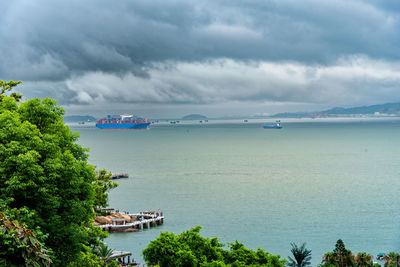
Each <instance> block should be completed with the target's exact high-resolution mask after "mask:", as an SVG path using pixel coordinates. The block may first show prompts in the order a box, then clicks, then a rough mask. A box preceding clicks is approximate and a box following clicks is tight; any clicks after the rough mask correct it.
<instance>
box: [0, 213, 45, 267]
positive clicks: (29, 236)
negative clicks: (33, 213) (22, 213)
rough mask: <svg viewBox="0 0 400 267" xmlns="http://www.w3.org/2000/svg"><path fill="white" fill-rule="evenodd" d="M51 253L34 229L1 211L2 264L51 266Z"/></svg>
mask: <svg viewBox="0 0 400 267" xmlns="http://www.w3.org/2000/svg"><path fill="white" fill-rule="evenodd" d="M50 253H51V251H48V250H47V249H46V248H45V247H44V245H43V244H42V243H41V242H40V241H39V240H38V239H37V238H36V236H35V234H34V232H33V231H32V230H30V229H27V228H25V227H24V226H23V225H21V224H20V223H19V222H17V221H13V220H10V219H9V217H8V216H7V215H6V214H5V213H3V212H2V211H0V265H1V266H50V264H51V263H52V260H51V258H50Z"/></svg>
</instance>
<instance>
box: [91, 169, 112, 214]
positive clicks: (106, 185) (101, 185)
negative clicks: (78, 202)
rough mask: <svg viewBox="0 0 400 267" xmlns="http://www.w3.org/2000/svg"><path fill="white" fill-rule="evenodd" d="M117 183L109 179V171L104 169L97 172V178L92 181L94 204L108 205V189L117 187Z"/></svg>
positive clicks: (99, 205) (98, 205) (97, 205)
mask: <svg viewBox="0 0 400 267" xmlns="http://www.w3.org/2000/svg"><path fill="white" fill-rule="evenodd" d="M117 186H118V184H117V183H115V182H113V181H112V180H111V173H110V172H107V171H106V170H100V171H98V172H97V179H96V181H95V183H94V188H95V194H96V195H95V203H94V204H95V206H96V207H103V208H105V207H107V205H108V193H107V192H108V191H110V190H111V189H113V188H115V187H117Z"/></svg>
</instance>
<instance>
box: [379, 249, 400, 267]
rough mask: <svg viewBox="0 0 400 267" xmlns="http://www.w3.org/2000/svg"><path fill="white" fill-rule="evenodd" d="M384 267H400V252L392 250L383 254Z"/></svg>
mask: <svg viewBox="0 0 400 267" xmlns="http://www.w3.org/2000/svg"><path fill="white" fill-rule="evenodd" d="M383 261H384V262H385V263H384V265H383V266H384V267H398V266H400V254H398V253H395V252H390V253H389V254H385V255H384V256H383Z"/></svg>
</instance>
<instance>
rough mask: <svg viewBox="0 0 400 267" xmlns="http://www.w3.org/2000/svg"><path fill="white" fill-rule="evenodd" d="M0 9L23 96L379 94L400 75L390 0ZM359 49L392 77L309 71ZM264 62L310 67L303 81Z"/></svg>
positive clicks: (190, 98)
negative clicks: (262, 67) (395, 73)
mask: <svg viewBox="0 0 400 267" xmlns="http://www.w3.org/2000/svg"><path fill="white" fill-rule="evenodd" d="M0 8H1V10H3V15H2V16H0V58H1V61H0V77H1V79H4V80H7V79H18V80H24V81H25V85H24V93H25V94H26V95H28V96H38V95H40V96H42V95H49V96H53V97H57V98H58V99H60V100H61V102H62V103H74V102H76V103H78V104H79V103H98V102H99V101H114V102H127V103H137V102H146V103H171V104H174V103H181V104H182V103H194V104H202V103H211V102H217V101H240V100H243V101H267V100H272V101H302V102H323V101H327V99H329V98H330V96H331V95H335V92H334V91H335V90H336V91H337V90H340V91H342V92H343V94H344V95H352V96H353V97H355V98H360V99H365V98H366V97H365V95H374V94H376V91H377V90H378V91H380V92H381V94H377V96H378V99H377V100H381V101H383V100H384V99H387V98H388V95H387V94H384V93H385V92H386V93H387V92H389V91H390V92H392V91H393V90H392V89H390V88H396V87H398V86H399V83H398V80H397V78H396V79H394V81H393V80H390V77H392V76H393V69H392V68H393V66H397V65H396V62H398V61H399V60H400V46H399V45H398V44H399V43H400V18H399V12H400V11H399V4H398V1H395V0H391V1H372V0H366V1H347V0H346V1H345V0H331V1H319V0H318V1H317V0H309V1H296V0H280V1H266V0H252V1H228V0H223V1H211V0H210V1H188V0H173V1H165V0H158V1H149V0H137V1H127V0H126V1H106V0H96V1H94V0H87V1H78V0H71V1H48V0H47V1H45V0H41V1H40V0H39V1H28V0H26V1H3V2H2V3H0ZM358 58H361V59H362V60H363V62H364V63H365V62H367V63H366V64H368V62H383V63H382V64H383V67H385V68H387V69H386V73H390V75H389V76H390V77H389V80H390V81H391V83H388V82H386V81H387V78H388V77H386V76H385V75H383V77H381V78H377V77H374V78H371V75H370V73H366V72H363V74H362V75H361V76H359V75H358V74H354V75H355V76H354V77H356V78H354V79H352V78H343V77H340V76H338V77H336V76H335V75H334V74H332V73H331V74H329V75H328V74H327V72H325V76H323V77H322V78H321V77H319V78H318V79H316V78H313V76H312V73H318V70H319V69H321V68H322V69H324V70H326V71H331V72H333V71H335V70H336V69H335V68H336V67H337V66H342V63H340V62H339V61H341V60H344V61H345V62H346V64H348V66H347V71H356V70H355V68H352V67H351V66H352V65H354V64H356V63H354V62H357V60H358ZM226 62H230V63H229V64H226ZM290 62H291V63H290ZM391 62H394V65H393V64H392V63H391ZM219 64H222V65H223V66H227V67H226V68H227V69H224V68H220V67H219V66H220V65H219ZM224 64H225V65H224ZM257 64H258V65H260V64H261V65H263V64H264V65H271V66H273V67H274V68H277V69H279V70H281V71H282V72H288V73H290V69H291V67H289V66H290V64H292V65H293V66H300V68H301V69H302V70H307V71H305V72H303V71H301V73H302V74H301V77H302V78H301V80H296V79H293V77H292V76H291V75H289V76H287V77H284V76H279V75H278V76H275V75H277V74H276V73H274V72H273V71H260V68H259V67H254V66H255V65H257ZM356 65H357V64H356ZM199 66H201V67H199ZM232 66H233V67H232ZM361 68H364V70H365V69H368V70H370V69H371V67H370V66H369V65H368V66H361ZM396 68H397V67H396ZM201 71H204V75H207V76H203V77H200V76H198V75H196V74H195V73H194V72H201ZM243 71H248V73H247V77H243V76H241V75H242V74H243ZM252 71H255V73H252ZM213 73H216V74H218V75H220V76H215V77H214V76H213ZM310 73H311V74H310ZM333 76H334V77H335V79H337V80H332V79H330V78H329V77H333ZM210 77H211V78H210ZM279 77H281V78H279ZM357 77H358V78H357ZM201 78H202V79H201ZM392 78H393V77H392ZM285 79H289V80H293V81H297V83H293V84H291V83H290V82H288V81H286V80H285ZM357 79H359V80H360V81H357ZM316 80H317V81H318V82H316ZM366 80H368V81H369V83H366V82H365V81H366ZM332 82H334V84H332ZM238 84H239V85H240V86H238ZM117 85H118V88H115V87H116V86H117ZM271 85H273V87H274V91H273V90H272V89H271V88H272V86H271ZM240 88H241V89H240ZM312 88H315V89H312ZM356 92H358V93H359V95H357V94H356ZM395 97H400V96H397V95H396V96H395Z"/></svg>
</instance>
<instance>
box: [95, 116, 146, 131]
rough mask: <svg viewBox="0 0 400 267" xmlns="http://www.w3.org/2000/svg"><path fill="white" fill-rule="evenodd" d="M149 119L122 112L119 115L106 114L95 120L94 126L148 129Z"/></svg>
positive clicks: (101, 127)
mask: <svg viewBox="0 0 400 267" xmlns="http://www.w3.org/2000/svg"><path fill="white" fill-rule="evenodd" d="M150 123H151V122H150V121H148V120H147V119H143V118H139V117H135V116H133V115H129V114H124V115H120V116H119V117H115V116H111V115H108V116H107V118H104V119H100V120H98V121H97V122H96V127H97V128H100V129H148V128H149V125H150Z"/></svg>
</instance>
